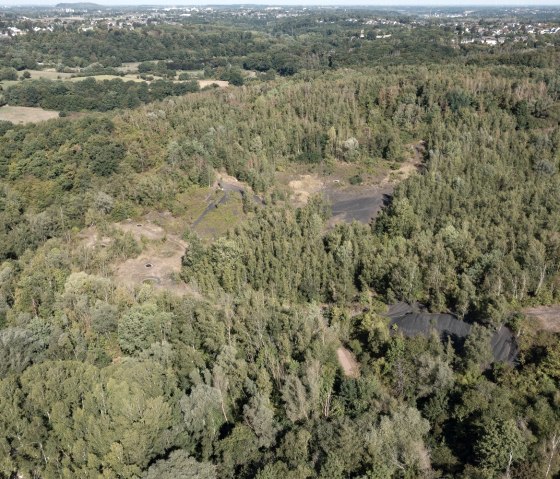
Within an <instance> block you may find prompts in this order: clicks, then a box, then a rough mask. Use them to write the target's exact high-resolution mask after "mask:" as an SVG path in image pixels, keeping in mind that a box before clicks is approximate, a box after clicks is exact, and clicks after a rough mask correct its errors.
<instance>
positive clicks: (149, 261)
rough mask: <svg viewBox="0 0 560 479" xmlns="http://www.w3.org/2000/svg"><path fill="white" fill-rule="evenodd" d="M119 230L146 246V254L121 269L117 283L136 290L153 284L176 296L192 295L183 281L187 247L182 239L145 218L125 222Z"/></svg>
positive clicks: (116, 273)
mask: <svg viewBox="0 0 560 479" xmlns="http://www.w3.org/2000/svg"><path fill="white" fill-rule="evenodd" d="M115 226H117V228H119V229H121V230H122V231H124V232H128V233H130V234H132V235H133V236H134V238H135V239H136V240H137V241H139V242H141V243H143V244H145V246H144V248H143V250H142V253H141V254H140V255H139V256H138V257H136V258H131V259H127V260H126V261H125V262H123V263H121V264H120V265H118V267H117V268H116V271H115V279H116V280H117V281H119V282H120V283H121V284H125V285H127V286H129V287H132V288H133V287H135V286H138V285H140V284H143V283H149V284H151V285H152V286H154V288H156V289H166V290H168V291H172V292H174V293H176V294H185V293H188V292H189V288H188V286H187V285H186V284H185V283H184V282H183V281H182V280H181V279H180V278H179V273H180V272H181V258H182V257H183V255H184V254H185V249H186V247H187V244H186V243H185V242H184V241H183V240H182V239H180V238H179V237H177V236H175V235H172V234H167V233H166V231H165V230H164V229H163V228H162V227H161V226H158V225H156V224H154V223H152V222H151V221H149V220H147V219H146V218H144V220H142V221H131V220H128V221H123V222H121V223H117V224H116V225H115Z"/></svg>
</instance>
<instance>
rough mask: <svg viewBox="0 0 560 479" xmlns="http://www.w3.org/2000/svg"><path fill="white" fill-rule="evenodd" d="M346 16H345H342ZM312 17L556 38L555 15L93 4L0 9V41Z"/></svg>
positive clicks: (389, 30) (362, 35)
mask: <svg viewBox="0 0 560 479" xmlns="http://www.w3.org/2000/svg"><path fill="white" fill-rule="evenodd" d="M345 12H347V15H344V13H345ZM310 13H312V14H315V20H314V21H315V22H316V23H317V24H318V25H321V24H323V25H325V24H340V25H344V26H345V27H349V26H355V28H356V31H355V37H354V38H355V39H357V40H359V39H365V40H382V39H386V38H390V37H391V36H392V35H393V34H394V33H396V32H398V31H399V30H403V29H408V30H411V29H415V28H418V27H433V28H440V29H442V30H444V31H446V32H448V33H449V34H450V36H449V39H450V43H451V44H455V45H458V44H459V45H466V44H480V45H487V46H499V45H503V44H507V43H518V42H522V43H528V42H531V41H534V40H542V39H546V38H547V36H549V35H558V34H560V21H559V20H560V9H557V8H552V7H550V8H511V9H510V10H508V9H501V10H496V11H495V12H494V11H493V10H492V9H484V8H481V9H467V10H461V9H457V8H440V9H428V8H417V9H412V8H410V9H401V10H398V13H395V11H388V10H387V12H386V15H383V11H380V10H379V9H373V8H371V9H368V8H365V7H364V8H361V9H358V8H352V9H350V8H343V7H331V8H327V7H322V8H318V7H279V6H206V7H204V6H201V7H192V6H189V7H187V6H185V7H148V6H146V7H143V6H140V7H104V6H101V5H96V4H92V3H75V4H72V3H61V4H58V5H57V6H55V7H0V38H10V37H15V36H18V35H27V34H29V33H32V32H42V31H43V32H47V31H48V32H53V31H56V30H78V31H83V32H87V31H92V30H94V29H107V30H130V31H133V30H135V29H139V28H142V27H144V26H147V25H152V26H153V25H158V24H159V25H164V24H169V25H180V24H188V23H204V22H209V21H215V20H217V19H219V20H222V21H223V20H224V19H228V18H229V19H230V20H231V21H239V20H241V21H245V22H258V23H262V24H269V23H270V22H274V21H281V20H283V19H289V18H297V17H305V18H307V19H308V18H309V15H310Z"/></svg>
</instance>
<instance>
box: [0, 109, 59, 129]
mask: <svg viewBox="0 0 560 479" xmlns="http://www.w3.org/2000/svg"><path fill="white" fill-rule="evenodd" d="M52 118H58V111H51V110H43V109H42V108H39V107H30V106H10V105H5V106H3V107H0V120H3V121H11V122H12V123H14V124H16V125H23V124H26V123H38V122H41V121H45V120H51V119H52Z"/></svg>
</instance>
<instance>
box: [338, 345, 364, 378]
mask: <svg viewBox="0 0 560 479" xmlns="http://www.w3.org/2000/svg"><path fill="white" fill-rule="evenodd" d="M336 357H337V358H338V362H339V364H340V367H341V368H342V370H343V371H344V375H345V376H347V377H349V378H357V377H358V376H359V375H360V365H359V364H358V361H356V358H355V357H354V355H353V354H352V353H351V352H350V351H349V350H348V349H346V348H343V347H342V346H341V347H340V348H338V349H337V350H336Z"/></svg>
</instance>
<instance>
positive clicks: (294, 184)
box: [288, 174, 325, 206]
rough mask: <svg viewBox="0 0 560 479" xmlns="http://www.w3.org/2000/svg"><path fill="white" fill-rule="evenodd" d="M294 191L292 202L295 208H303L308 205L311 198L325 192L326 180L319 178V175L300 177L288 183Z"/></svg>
mask: <svg viewBox="0 0 560 479" xmlns="http://www.w3.org/2000/svg"><path fill="white" fill-rule="evenodd" d="M288 186H289V187H290V188H291V190H292V196H291V200H292V202H293V204H294V205H295V206H303V205H305V204H307V201H308V200H309V198H310V197H311V196H312V195H314V194H317V193H319V192H320V191H321V190H323V188H324V186H325V183H324V180H322V179H321V178H319V176H318V175H317V174H311V175H299V177H298V178H297V179H294V180H292V181H290V182H289V183H288Z"/></svg>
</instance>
